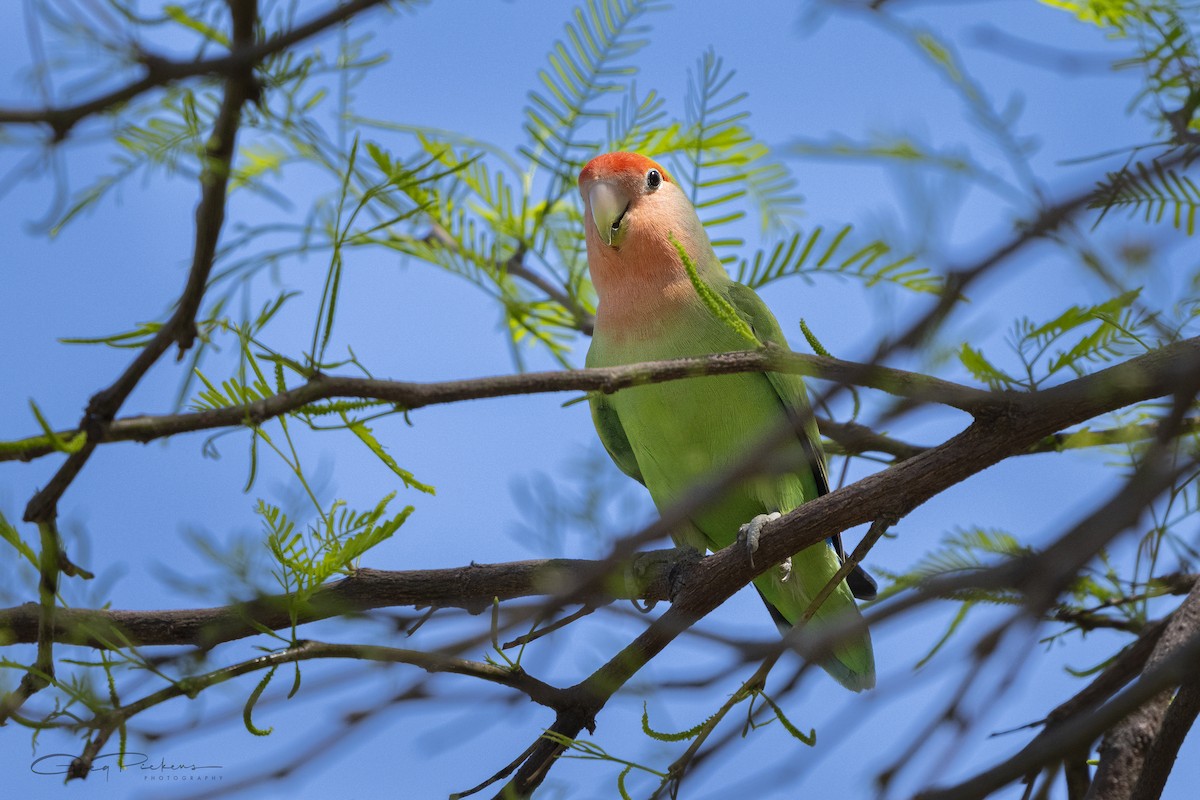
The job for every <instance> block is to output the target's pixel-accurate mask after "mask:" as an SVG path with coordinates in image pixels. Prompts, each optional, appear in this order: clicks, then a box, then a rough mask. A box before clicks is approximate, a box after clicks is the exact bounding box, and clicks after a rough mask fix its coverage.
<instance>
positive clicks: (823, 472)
mask: <svg viewBox="0 0 1200 800" xmlns="http://www.w3.org/2000/svg"><path fill="white" fill-rule="evenodd" d="M718 291H721V293H722V294H723V295H725V299H726V300H728V301H729V303H730V305H732V306H733V307H734V309H735V310H736V311H737V312H738V316H740V317H741V318H742V319H743V320H744V321H745V322H746V323H747V324H748V325H749V326H750V327H751V328H752V329H753V330H754V335H755V336H757V337H758V340H759V341H760V342H762V343H763V344H773V345H777V346H779V347H782V348H784V349H790V348H789V347H788V343H787V338H786V337H784V335H783V330H782V329H781V328H780V327H779V322H778V321H777V320H776V319H775V315H774V314H772V313H771V309H769V308H767V305H766V303H764V302H763V301H762V298H761V297H759V296H758V294H756V293H755V291H754V290H753V289H751V288H750V287H748V286H744V285H742V284H740V283H737V282H735V281H730V282H729V283H728V284H725V285H724V286H722V287H719V289H718ZM766 375H767V380H768V381H769V382H770V384H771V387H772V388H773V389H774V390H775V393H776V394H777V395H778V396H779V400H780V402H782V403H783V405H784V407H785V408H786V409H787V410H788V413H789V414H796V413H807V414H808V419H807V420H806V421H805V423H804V430H805V435H804V436H801V437H800V443H801V445H803V447H804V451H805V453H806V455H807V457H808V462H809V465H810V466H811V468H812V474H813V478H814V479H815V481H816V484H817V495H818V496H820V495H823V494H828V493H829V472H828V468H827V467H826V465H825V452H824V450H823V449H822V448H821V434H820V432H819V431H818V430H817V421H816V419H815V418H814V417H813V416H812V414H811V413H809V412H808V411H807V409H808V392H807V391H806V390H805V388H804V380H803V379H802V378H801V377H800V376H799V375H794V374H791V373H787V372H768V373H766ZM830 544H831V545H832V546H833V549H834V550H835V551H836V552H837V554H838V558H839V559H840V560H842V561H845V560H846V550H845V548H844V547H843V546H842V535H841V534H840V533H839V534H835V535H834V536H831V537H830ZM847 583H849V585H850V589H851V591H852V592H853V593H854V596H855V597H857V598H859V599H860V600H871V599H873V598H874V597H875V595H876V593H877V592H878V587H877V585H876V583H875V579H874V578H872V577H871V576H870V575H869V574H868V573H867V572H866V571H865V570H864V569H863V568H862V567H861V566H855V568H854V571H853V572H852V573H850V575H849V576H848V578H847Z"/></svg>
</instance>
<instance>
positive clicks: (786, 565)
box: [779, 556, 792, 583]
mask: <svg viewBox="0 0 1200 800" xmlns="http://www.w3.org/2000/svg"><path fill="white" fill-rule="evenodd" d="M791 577H792V557H791V556H788V557H787V558H785V559H784V560H783V563H781V564H780V565H779V581H780V583H787V582H788V579H789V578H791Z"/></svg>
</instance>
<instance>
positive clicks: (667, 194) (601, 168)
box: [579, 153, 683, 249]
mask: <svg viewBox="0 0 1200 800" xmlns="http://www.w3.org/2000/svg"><path fill="white" fill-rule="evenodd" d="M579 192H580V194H582V195H583V204H584V210H585V216H584V220H585V221H584V225H585V226H586V228H587V240H588V247H589V249H590V248H591V247H592V245H593V243H595V244H597V245H603V246H604V247H611V248H615V249H620V247H621V246H622V245H623V244H625V243H626V242H627V241H629V240H630V239H633V240H634V241H635V242H636V240H637V238H638V237H639V236H640V235H645V234H647V233H651V232H652V230H648V228H653V227H656V226H655V225H654V223H655V222H656V221H657V220H658V219H659V218H661V217H662V216H663V212H664V211H665V210H668V209H670V208H671V207H672V206H673V205H674V204H676V202H677V201H678V199H680V198H682V196H683V195H682V194H681V193H680V191H679V187H678V185H677V184H676V183H675V182H674V181H673V180H671V176H670V174H669V173H668V172H667V171H666V170H665V169H663V168H662V167H661V166H660V165H659V164H658V163H656V162H655V161H652V160H651V159H649V158H646V157H645V156H643V155H640V154H638V153H605V154H604V155H602V156H597V157H595V158H593V159H592V160H591V161H589V162H588V163H587V166H585V167H584V168H583V171H582V172H580V173H579Z"/></svg>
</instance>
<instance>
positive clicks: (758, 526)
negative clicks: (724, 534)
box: [738, 511, 790, 568]
mask: <svg viewBox="0 0 1200 800" xmlns="http://www.w3.org/2000/svg"><path fill="white" fill-rule="evenodd" d="M780 516H782V515H781V514H780V513H779V512H778V511H772V512H771V513H770V514H758V515H757V516H755V517H754V519H752V520H750V521H749V522H747V523H746V524H745V525H743V526H742V527H740V528H738V540H739V541H740V542H742V544H743V546H744V547H745V548H746V555H747V556H749V558H750V565H751V566H754V552H755V551H756V550H758V537H759V536H760V535H761V534H762V528H763V525H766V524H767V523H768V522H774V521H775V520H777V519H779V518H780ZM789 568H790V567H789Z"/></svg>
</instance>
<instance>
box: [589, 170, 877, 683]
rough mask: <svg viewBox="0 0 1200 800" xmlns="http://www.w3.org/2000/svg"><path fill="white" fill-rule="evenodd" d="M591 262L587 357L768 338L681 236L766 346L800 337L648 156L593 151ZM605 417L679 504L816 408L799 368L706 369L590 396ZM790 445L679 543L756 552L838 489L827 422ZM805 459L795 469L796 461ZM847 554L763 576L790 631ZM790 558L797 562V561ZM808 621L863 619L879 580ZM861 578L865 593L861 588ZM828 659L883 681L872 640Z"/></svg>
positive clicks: (622, 446)
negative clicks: (782, 518) (738, 545)
mask: <svg viewBox="0 0 1200 800" xmlns="http://www.w3.org/2000/svg"><path fill="white" fill-rule="evenodd" d="M579 191H580V194H581V195H582V196H583V203H584V215H583V220H584V228H585V232H586V239H587V257H588V268H589V270H590V271H591V277H592V283H593V285H594V286H595V287H596V294H597V297H598V299H599V305H598V306H597V309H596V318H595V327H594V333H593V336H592V344H591V347H590V349H589V350H588V354H587V360H586V363H587V366H589V367H610V366H617V365H621V364H634V363H638V362H641V361H655V360H660V359H671V358H683V357H687V356H699V355H706V354H711V353H722V352H730V351H735V350H746V349H751V348H752V347H753V346H754V345H753V344H752V343H750V341H749V340H748V339H747V338H746V337H745V336H744V335H743V334H739V333H738V332H737V331H736V330H735V329H734V327H733V326H732V325H731V323H730V322H729V321H726V320H723V319H721V318H720V317H719V316H717V314H716V313H715V312H714V311H713V310H712V309H711V308H710V306H709V305H708V304H706V303H705V301H704V300H703V298H702V297H701V296H700V294H699V292H698V290H697V288H696V286H695V285H694V284H693V283H692V281H691V279H690V278H689V277H688V274H687V271H686V268H685V266H684V262H683V259H682V258H681V256H680V253H679V250H678V249H677V244H678V245H679V246H681V247H682V249H683V250H684V252H686V253H687V255H688V257H689V260H690V261H691V262H692V263H693V264H694V265H695V269H696V271H697V273H698V275H699V277H700V278H701V280H702V281H703V283H705V284H707V285H708V287H709V288H710V289H711V290H712V291H713V292H715V294H716V295H718V296H719V297H720V298H723V299H724V300H725V301H726V302H727V303H728V305H729V306H731V307H732V308H733V310H734V311H735V312H736V314H737V316H738V317H740V318H741V319H742V320H743V321H744V322H745V323H746V324H747V325H748V326H749V327H750V330H752V331H753V334H754V338H756V339H757V340H758V342H759V343H760V344H761V345H766V344H775V345H778V346H780V347H784V348H787V347H788V344H787V341H786V339H785V338H784V335H783V332H782V331H781V330H780V328H779V323H778V322H776V320H775V317H774V316H773V315H772V314H771V311H770V309H768V308H767V306H766V305H765V304H764V303H763V301H762V300H761V299H760V298H759V296H758V295H757V294H755V293H754V291H753V290H752V289H750V288H748V287H746V286H744V285H742V284H740V283H736V282H735V281H733V280H732V279H731V278H730V277H729V275H728V274H727V273H726V271H725V268H724V266H723V265H722V264H721V262H720V260H719V259H718V258H717V254H716V253H715V252H714V251H713V247H712V243H711V242H710V241H709V238H708V235H707V234H706V233H705V231H704V226H703V224H702V223H701V222H700V218H699V217H698V216H697V214H696V210H695V209H694V208H693V207H692V204H691V202H690V201H689V200H688V198H687V196H686V195H685V194H684V192H683V191H682V190H681V189H680V187H679V185H678V184H677V183H676V182H675V181H674V180H672V178H671V176H670V174H668V172H667V171H666V170H665V169H663V168H662V167H661V166H660V165H659V164H657V163H655V162H654V161H652V160H651V159H649V158H647V157H645V156H642V155H639V154H637V153H607V154H605V155H601V156H597V157H596V158H593V159H592V160H591V161H589V162H588V164H587V165H586V166H585V167H584V168H583V171H582V172H581V173H580V175H579ZM589 402H590V405H591V412H592V420H593V422H594V423H595V425H596V431H597V433H599V435H600V441H601V442H602V443H603V444H604V448H605V450H607V451H608V454H609V456H611V457H612V460H613V461H614V462H616V465H617V466H618V467H619V468H620V469H621V471H622V472H624V473H625V474H626V475H629V476H630V477H632V478H634V479H636V480H638V481H640V482H641V483H642V484H644V485H645V486H646V488H647V489H648V490H649V491H650V496H651V498H653V500H654V503H655V505H656V506H657V507H658V508H659V509H660V510H663V509H666V508H667V507H669V506H670V505H671V504H672V503H674V502H675V501H677V500H678V499H679V498H680V497H682V496H683V495H684V494H685V493H686V492H687V491H688V490H689V489H690V488H691V487H693V486H695V485H696V484H697V483H698V482H699V481H702V480H704V479H706V478H710V477H713V476H715V475H716V474H717V473H718V472H719V471H721V470H723V469H726V468H728V467H730V466H732V465H733V464H734V463H736V462H738V461H739V460H740V459H741V458H742V457H743V456H744V455H745V454H746V453H747V451H748V450H749V449H750V448H751V447H753V446H754V445H755V444H756V443H758V442H759V441H761V439H762V438H763V437H764V436H765V435H766V434H767V433H768V432H769V431H771V430H774V429H775V428H776V427H777V426H779V425H781V424H782V423H783V422H784V421H785V420H787V419H788V418H789V416H790V415H792V414H794V413H795V412H796V410H802V409H806V408H807V403H808V401H807V397H806V393H805V390H804V383H803V381H802V380H801V379H800V377H799V376H797V375H789V374H783V373H774V372H770V373H763V372H758V373H742V374H737V375H719V376H703V377H696V378H686V379H683V380H678V381H668V382H666V383H656V384H648V385H644V386H636V387H632V388H628V389H623V390H621V391H619V392H616V393H614V394H611V395H604V394H600V393H593V394H592V395H590V396H589ZM811 419H812V418H811V416H810V417H809V420H810V423H809V424H808V425H806V426H805V430H804V432H803V433H802V434H799V435H797V437H796V438H795V439H794V440H789V441H788V442H787V444H786V445H785V446H784V447H783V448H782V451H781V452H779V453H778V454H777V458H778V460H779V462H781V463H785V464H787V465H788V468H787V469H786V470H782V471H781V470H779V469H776V468H773V469H771V470H769V472H770V473H771V474H768V475H761V476H758V477H755V478H753V479H750V480H747V481H744V482H742V483H740V484H735V485H734V486H733V487H732V488H730V489H729V490H728V491H727V492H726V493H725V494H724V496H723V497H721V498H719V499H717V500H715V501H713V502H711V503H709V504H708V505H707V506H706V507H705V508H703V509H701V510H699V511H696V512H694V513H693V514H692V515H691V516H690V519H689V522H688V524H687V525H686V526H684V527H683V529H681V530H678V531H675V532H673V533H672V538H673V539H674V540H675V543H676V544H677V545H680V546H690V547H694V548H696V549H697V550H699V551H700V552H704V551H705V550H706V549H707V550H714V551H715V550H719V549H721V548H723V547H727V546H729V545H731V544H733V543H734V541H735V540H737V539H738V538H739V536H740V537H741V538H742V539H743V541H744V543H745V544H746V545H747V546H748V547H749V549H750V552H751V555H752V553H753V548H754V547H756V546H757V540H758V532H759V529H761V527H762V526H763V524H764V523H765V522H767V521H768V520H771V519H775V518H778V517H779V515H780V513H787V512H788V511H791V510H792V509H794V508H796V507H797V506H799V505H800V504H802V503H804V502H807V501H809V500H812V499H813V498H815V497H818V496H819V495H822V494H825V493H826V492H828V491H829V481H828V477H827V475H826V471H825V470H826V467H825V457H824V453H823V451H822V449H821V443H820V438H819V435H818V433H817V430H816V424H815V422H812V421H811ZM792 465H795V468H794V469H793V468H792ZM844 558H845V555H844V551H843V550H842V545H841V537H840V535H839V536H835V537H831V538H830V539H829V540H828V541H827V542H825V543H822V544H816V545H813V546H812V547H808V548H806V549H804V550H802V551H800V552H799V553H796V554H795V555H793V556H792V557H791V558H790V559H789V561H788V562H784V563H783V564H782V565H780V566H778V567H775V568H772V569H770V570H768V571H767V572H765V573H763V574H762V575H760V576H759V577H758V578H756V579H755V581H754V585H755V587H756V588H757V589H758V592H759V594H760V595H761V596H762V598H763V600H764V601H765V602H766V604H767V609H768V610H769V611H770V612H771V615H772V617H773V618H774V619H775V621H776V623H777V624H778V625H779V627H780V630H781V631H786V630H788V629H789V628H790V627H791V626H792V625H794V624H796V622H797V621H798V620H799V619H800V617H801V615H802V614H803V613H804V611H805V610H806V609H807V608H808V606H809V603H810V601H811V600H812V599H813V597H815V596H816V593H817V592H819V591H820V590H821V588H822V587H823V586H824V585H825V584H826V583H827V582H828V581H829V579H830V578H832V577H833V575H834V573H835V572H836V571H837V570H838V568H839V566H840V565H841V563H842V560H843V559H844ZM789 562H790V563H789ZM848 580H849V583H848V582H847V581H842V582H840V583H839V584H838V586H837V587H836V589H835V590H834V591H833V592H832V594H830V595H829V597H828V598H827V599H826V600H825V602H824V603H823V604H822V605H821V606H820V608H818V609H817V611H816V613H815V615H814V616H813V617H812V619H811V621H810V622H809V623H808V624H810V625H813V626H816V627H817V628H819V627H820V626H821V625H828V624H830V623H831V622H833V621H835V620H836V621H839V622H840V621H842V620H845V619H847V618H848V617H853V618H858V619H861V616H860V613H859V610H858V606H857V605H856V604H855V601H854V596H855V595H857V596H859V597H861V598H864V599H869V598H870V597H873V596H874V594H875V584H874V581H873V580H872V579H871V577H870V576H869V575H867V574H866V573H865V572H863V571H862V570H861V569H858V568H856V570H855V572H853V573H851V575H850V576H849V579H848ZM851 587H853V588H854V592H853V593H852V592H851ZM821 666H822V667H823V668H824V669H825V670H826V671H827V672H828V673H829V674H830V675H831V676H833V678H834V679H836V680H837V681H838V683H840V684H842V685H843V686H845V687H846V688H848V689H851V690H853V691H856V692H857V691H862V690H864V689H870V688H872V687H873V686H874V685H875V659H874V655H873V653H872V650H871V640H870V636H869V635H868V634H867V633H866V630H865V628H864V629H863V633H862V634H861V636H858V637H856V638H855V639H854V640H853V641H849V642H844V643H843V644H842V645H841V646H839V647H838V648H837V649H836V650H835V651H834V653H833V655H832V656H831V657H829V658H826V659H825V660H824V661H822V662H821Z"/></svg>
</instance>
